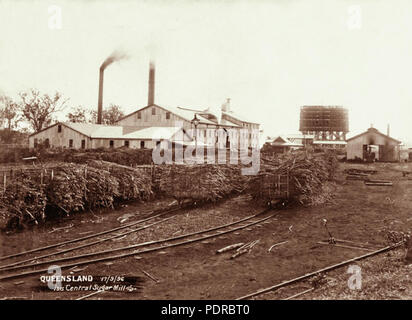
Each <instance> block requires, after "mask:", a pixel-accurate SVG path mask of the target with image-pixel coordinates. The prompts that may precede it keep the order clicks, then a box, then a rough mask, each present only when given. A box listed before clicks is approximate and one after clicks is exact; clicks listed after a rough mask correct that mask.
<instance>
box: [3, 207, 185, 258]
mask: <svg viewBox="0 0 412 320" xmlns="http://www.w3.org/2000/svg"><path fill="white" fill-rule="evenodd" d="M187 207H189V206H184V207H176V208H170V209H166V210H165V211H162V210H160V213H158V214H156V215H154V216H150V217H148V218H145V219H142V220H138V221H134V222H131V223H129V224H126V225H124V226H120V227H116V228H113V229H110V230H105V231H102V232H98V233H93V234H90V235H87V236H84V237H80V238H76V239H72V240H67V241H63V242H59V243H55V244H51V245H47V246H44V247H39V248H34V249H30V250H26V251H22V252H18V253H14V254H10V255H7V256H2V257H0V260H6V259H9V258H15V257H19V256H22V255H25V254H29V253H33V252H38V251H43V250H46V249H52V248H56V247H60V246H62V245H66V244H70V243H74V242H80V241H83V240H87V239H91V238H94V237H98V236H102V235H105V234H108V233H111V232H114V231H118V230H122V229H126V228H129V227H131V226H134V225H136V224H139V223H142V222H146V221H148V220H151V219H154V218H157V217H159V216H162V215H165V214H167V213H171V212H174V211H177V210H183V209H186V208H187ZM163 210H164V209H163ZM151 213H155V211H152V212H151ZM149 214H150V213H149Z"/></svg>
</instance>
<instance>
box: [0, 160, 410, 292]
mask: <svg viewBox="0 0 412 320" xmlns="http://www.w3.org/2000/svg"><path fill="white" fill-rule="evenodd" d="M345 168H366V169H376V170H378V173H377V174H375V175H373V176H371V178H373V179H388V180H391V181H393V182H394V185H393V186H390V187H388V186H366V185H364V183H363V181H352V180H351V181H346V180H345V175H344V174H343V172H342V171H343V169H345ZM403 170H409V171H412V164H383V163H376V164H369V165H366V164H365V165H364V164H341V165H340V174H339V181H338V183H337V186H336V191H335V196H334V199H333V201H331V202H330V203H328V204H325V205H322V206H317V207H312V208H304V207H292V208H288V209H286V210H279V211H278V212H277V215H276V217H274V218H272V219H270V220H269V223H267V224H262V225H260V226H259V225H256V226H253V227H251V228H248V229H249V230H248V229H243V230H240V231H239V232H235V233H230V234H226V235H224V236H221V237H218V238H213V239H209V240H207V241H203V242H198V243H194V244H190V245H185V246H181V247H176V248H168V249H165V250H164V251H160V252H153V253H148V254H142V255H139V256H138V257H130V258H124V259H120V260H116V261H113V262H109V263H104V262H103V263H98V264H94V265H88V266H87V268H86V269H84V270H81V271H77V272H76V271H70V270H67V271H63V274H69V273H70V272H72V274H76V275H85V274H91V275H128V276H139V277H145V281H144V283H143V287H142V290H141V292H138V293H116V292H104V293H100V294H97V295H95V296H93V297H90V299H234V298H237V297H240V296H243V295H246V294H249V293H251V292H253V291H256V290H258V289H261V288H265V287H269V286H272V285H274V284H277V283H280V282H282V281H284V280H288V279H292V278H295V277H297V276H301V275H303V274H306V273H308V272H312V271H315V270H317V269H320V268H323V267H326V266H329V265H332V264H335V263H338V262H341V261H343V260H346V259H350V258H353V257H356V256H360V255H362V254H365V253H366V252H365V251H364V250H358V249H349V248H340V247H332V246H325V245H318V244H317V242H318V241H322V240H326V239H327V238H328V234H327V232H326V230H325V228H324V227H323V225H322V219H327V221H328V227H329V230H330V231H331V232H332V234H333V236H334V237H336V238H338V239H345V240H350V241H354V242H358V243H362V244H367V245H369V246H370V247H372V248H381V247H384V246H386V245H388V244H390V241H388V232H389V231H396V232H404V233H405V232H408V231H410V230H412V211H411V209H412V180H409V179H412V175H409V176H406V177H403V176H402V171H403ZM171 201H172V200H171V199H165V200H163V201H157V202H155V203H146V204H129V205H128V206H127V207H125V208H122V209H119V210H115V211H104V212H101V213H99V212H95V213H93V214H92V213H84V214H79V215H75V216H73V217H71V218H68V219H65V220H63V221H61V222H60V223H58V224H57V225H56V224H54V225H53V226H52V225H46V226H44V227H39V228H37V229H34V230H31V231H27V230H26V231H24V232H21V233H18V234H15V235H2V236H1V241H2V244H1V246H0V255H5V254H9V253H13V252H18V251H22V250H25V249H30V248H33V247H38V246H40V245H45V244H49V243H53V242H55V241H62V240H65V239H72V238H75V237H78V236H81V235H84V234H87V232H90V231H93V232H98V231H102V230H105V229H109V228H113V227H116V226H119V225H121V224H120V222H119V217H123V218H124V217H128V219H129V220H128V221H127V222H130V221H133V220H136V219H138V218H137V217H138V216H139V215H140V216H141V214H142V213H143V212H147V211H148V210H151V209H153V207H154V206H157V207H161V206H163V205H165V204H168V203H170V202H171ZM262 209H263V207H260V206H258V205H256V204H253V203H252V202H251V201H250V200H249V199H248V198H247V197H245V196H241V197H237V198H233V199H229V200H226V201H223V202H220V203H218V204H215V205H206V206H203V207H200V208H195V209H191V210H185V211H183V212H181V213H180V214H179V215H178V216H177V217H175V218H173V219H171V220H169V221H168V222H166V223H165V224H160V225H157V226H156V227H154V228H153V229H150V230H149V229H148V230H145V231H144V232H139V233H136V234H133V235H131V236H130V237H127V238H125V239H122V240H121V241H116V242H115V241H113V242H110V243H106V244H105V245H104V248H105V249H106V248H108V247H118V246H123V245H127V244H135V243H140V242H143V241H147V240H148V239H150V240H155V239H161V238H166V237H168V236H171V235H173V234H175V235H178V234H184V233H188V232H192V231H196V230H203V229H206V228H209V227H212V226H218V225H220V224H224V223H228V222H231V221H235V220H238V219H241V218H243V217H246V216H250V215H251V214H254V213H257V212H259V211H260V210H262ZM136 212H140V214H138V215H133V214H135V213H136ZM128 214H129V215H131V216H127V215H128ZM71 224H72V225H73V227H71V228H69V229H63V230H61V231H55V232H53V230H55V228H60V227H65V226H68V225H71ZM53 228H54V229H53ZM257 239H260V242H259V243H258V244H257V245H256V246H255V247H254V248H253V249H252V250H251V252H249V253H248V254H245V255H242V256H239V257H238V258H236V259H230V256H231V253H226V254H221V255H217V254H216V253H215V252H216V250H217V249H220V248H222V247H224V246H227V245H230V244H233V243H238V242H248V241H251V240H257ZM283 241H288V242H287V243H285V244H283V245H280V246H277V247H275V248H273V249H272V250H271V251H270V252H269V251H268V249H269V248H270V247H271V246H272V245H273V244H276V243H279V242H283ZM96 250H102V247H99V248H98V249H97V248H96ZM403 256H404V249H403V248H400V249H397V250H394V251H391V252H390V253H387V254H382V255H379V256H376V257H373V258H370V259H367V260H364V261H362V262H358V265H359V266H361V268H362V276H363V283H362V289H361V290H356V291H354V290H349V289H348V286H347V281H348V278H349V276H350V275H349V274H347V267H344V268H341V269H337V270H335V271H333V272H330V273H327V274H326V276H325V277H324V278H322V279H321V280H320V281H319V286H318V287H317V288H316V290H314V291H312V292H310V293H308V294H306V295H303V296H301V297H299V299H411V298H412V285H411V284H410V283H411V281H410V279H409V278H408V276H409V274H410V271H411V267H408V266H405V265H404V263H403ZM82 268H84V267H82ZM142 269H143V270H145V271H146V272H148V273H150V274H151V275H153V276H155V277H156V278H158V279H159V282H155V281H153V280H151V279H149V278H148V277H146V276H145V275H144V274H143V273H142V271H141V270H142ZM39 285H40V282H39V276H32V277H30V278H29V277H26V278H21V279H14V280H8V281H3V283H0V298H1V297H3V298H5V297H20V298H24V299H76V298H78V297H81V296H84V295H85V294H87V292H86V293H85V292H62V293H57V292H51V291H39V290H38V289H37V288H36V286H39ZM312 285H313V283H312V282H308V281H306V282H304V283H299V284H297V285H294V286H292V287H289V288H285V289H281V290H278V291H277V292H273V293H272V292H271V293H268V294H264V295H260V296H258V297H256V299H279V298H285V297H287V296H290V295H291V294H294V293H297V292H299V291H302V290H304V289H305V288H309V287H311V286H312Z"/></svg>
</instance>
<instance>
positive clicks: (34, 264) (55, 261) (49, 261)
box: [0, 209, 268, 272]
mask: <svg viewBox="0 0 412 320" xmlns="http://www.w3.org/2000/svg"><path fill="white" fill-rule="evenodd" d="M267 211H268V209H265V210H264V211H262V212H259V213H258V214H255V215H252V216H248V217H246V218H243V219H240V220H237V221H234V222H230V223H227V224H224V225H220V226H217V227H213V228H209V229H206V230H202V231H197V232H192V233H187V234H183V235H180V236H177V237H169V238H166V239H160V240H151V241H146V242H142V243H138V244H134V245H130V246H126V247H120V248H114V249H108V250H102V251H97V252H91V253H84V254H80V255H77V256H71V257H64V258H59V259H52V260H48V261H40V262H36V263H31V264H26V265H20V266H13V267H10V268H4V269H0V272H5V271H11V270H19V269H26V268H29V267H37V266H40V265H44V264H53V263H57V262H63V261H70V260H76V259H81V258H87V257H91V256H98V255H103V254H106V253H113V252H116V251H124V250H129V249H135V248H139V247H143V246H148V245H153V244H158V243H162V242H167V241H174V240H179V239H182V238H187V237H190V236H193V235H197V234H201V233H207V232H211V231H215V230H218V229H223V228H227V227H230V226H232V225H234V224H238V223H242V222H244V221H246V220H250V219H253V218H255V217H257V216H258V215H261V214H263V213H265V212H267ZM167 219H169V218H167ZM154 224H156V223H154ZM32 260H33V259H32Z"/></svg>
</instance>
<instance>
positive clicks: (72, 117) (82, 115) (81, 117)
mask: <svg viewBox="0 0 412 320" xmlns="http://www.w3.org/2000/svg"><path fill="white" fill-rule="evenodd" d="M86 115H87V110H86V109H85V108H83V107H82V106H77V107H76V108H72V111H71V112H69V113H68V114H67V115H66V117H67V119H68V120H69V121H70V122H77V123H86V122H87V116H86Z"/></svg>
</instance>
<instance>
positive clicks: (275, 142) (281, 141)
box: [270, 136, 303, 147]
mask: <svg viewBox="0 0 412 320" xmlns="http://www.w3.org/2000/svg"><path fill="white" fill-rule="evenodd" d="M270 144H271V145H272V146H285V147H302V146H303V144H301V143H296V142H291V141H289V140H288V139H287V138H286V137H284V136H277V137H275V138H274V139H271V142H270Z"/></svg>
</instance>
